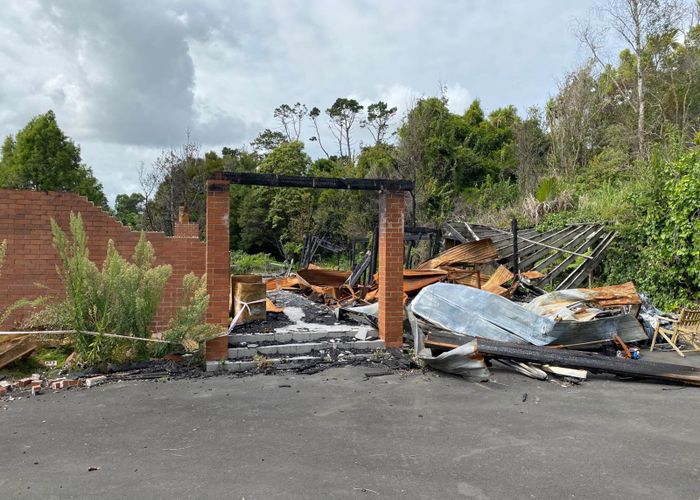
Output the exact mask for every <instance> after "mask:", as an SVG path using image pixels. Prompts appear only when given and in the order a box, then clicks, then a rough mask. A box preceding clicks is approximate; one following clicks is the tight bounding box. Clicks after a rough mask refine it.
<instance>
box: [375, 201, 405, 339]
mask: <svg viewBox="0 0 700 500" xmlns="http://www.w3.org/2000/svg"><path fill="white" fill-rule="evenodd" d="M403 210H404V193H403V192H397V191H390V192H388V193H382V194H380V197H379V337H380V338H381V339H382V340H383V341H384V343H385V345H386V347H401V346H402V345H403Z"/></svg>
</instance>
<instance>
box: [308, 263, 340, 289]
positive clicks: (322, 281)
mask: <svg viewBox="0 0 700 500" xmlns="http://www.w3.org/2000/svg"><path fill="white" fill-rule="evenodd" d="M297 276H298V277H299V283H300V284H301V285H306V286H318V287H335V288H340V287H341V286H343V283H345V281H346V280H347V279H348V278H349V277H350V273H349V272H347V271H334V270H332V269H320V268H317V267H314V268H310V267H309V268H307V269H300V270H299V271H298V272H297Z"/></svg>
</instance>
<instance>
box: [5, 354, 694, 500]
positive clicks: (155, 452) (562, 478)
mask: <svg viewBox="0 0 700 500" xmlns="http://www.w3.org/2000/svg"><path fill="white" fill-rule="evenodd" d="M367 371H368V369H367V368H365V367H347V368H342V369H333V370H329V371H326V372H322V373H319V374H316V375H311V376H299V375H283V376H263V375H258V376H254V377H245V378H231V377H226V376H219V377H212V378H206V379H193V380H180V381H171V382H167V383H163V382H156V381H144V382H136V381H131V382H123V383H110V384H105V385H101V386H99V387H96V388H94V389H85V390H74V391H68V392H64V393H59V394H51V393H49V394H46V395H43V396H38V397H34V398H29V399H22V400H19V401H12V402H0V415H1V416H0V421H2V453H0V488H1V489H0V491H2V495H1V496H2V497H3V498H40V499H45V498H101V499H112V498H115V499H122V498H149V499H171V498H235V499H240V498H246V499H256V498H265V499H276V498H280V499H282V498H284V499H287V498H321V499H325V498H340V499H346V498H348V499H356V498H375V497H376V498H425V499H432V498H468V499H500V498H546V499H549V498H557V499H559V498H621V499H626V498H630V499H632V498H634V499H658V498H663V499H697V496H698V488H697V485H698V481H699V480H700V466H699V465H698V463H699V462H698V450H699V449H700V434H698V433H697V432H695V427H694V426H693V425H692V422H695V421H696V420H697V415H698V414H700V392H699V391H700V389H698V388H693V387H680V386H667V385H659V384H651V383H640V382H622V381H619V380H615V379H612V378H610V377H601V376H592V380H591V381H589V382H585V383H584V384H582V385H581V386H574V387H568V388H563V387H561V386H559V385H556V384H554V383H550V382H539V381H535V380H531V379H526V378H525V377H523V376H521V375H518V374H512V373H509V372H506V371H502V370H494V381H493V382H489V383H487V384H474V383H469V382H465V381H463V380H461V379H458V378H455V377H451V376H443V375H440V374H436V373H430V374H428V375H422V374H420V373H419V374H414V375H406V374H402V375H388V376H382V377H372V378H369V379H366V378H365V377H364V373H365V372H367ZM524 394H527V397H524ZM523 400H525V401H523ZM669 430H672V431H669ZM89 467H99V470H95V471H93V472H88V468H89Z"/></svg>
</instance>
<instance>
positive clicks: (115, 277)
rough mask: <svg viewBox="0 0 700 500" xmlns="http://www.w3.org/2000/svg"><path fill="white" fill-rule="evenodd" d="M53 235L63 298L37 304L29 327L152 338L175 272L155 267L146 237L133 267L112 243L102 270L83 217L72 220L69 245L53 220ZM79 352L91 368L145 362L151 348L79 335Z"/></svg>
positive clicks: (100, 336)
mask: <svg viewBox="0 0 700 500" xmlns="http://www.w3.org/2000/svg"><path fill="white" fill-rule="evenodd" d="M51 231H52V234H53V245H54V247H55V249H56V251H57V252H58V255H59V258H60V261H61V264H60V266H57V271H58V274H59V276H60V277H61V280H62V282H63V287H64V296H63V297H62V298H60V299H58V300H53V301H51V302H49V303H48V304H46V305H44V304H42V303H39V305H40V306H41V307H39V308H38V310H37V311H36V312H35V313H33V314H32V316H31V317H30V318H29V320H28V323H29V325H30V326H33V327H39V326H43V327H49V328H52V327H53V328H60V329H71V330H78V332H98V333H114V334H119V335H128V336H134V337H140V338H148V337H149V336H150V330H149V327H150V324H151V322H152V321H153V318H154V316H155V313H156V309H157V308H158V305H159V304H160V301H161V299H162V297H163V291H164V289H165V283H166V282H167V281H168V279H169V278H170V275H171V274H172V269H171V267H170V266H169V265H162V266H156V267H153V263H154V261H155V253H154V250H153V246H152V245H151V243H150V242H149V241H147V240H146V237H145V235H144V234H143V233H141V237H140V239H139V241H138V243H137V244H136V247H135V249H134V254H133V257H132V262H129V261H127V260H126V259H124V258H123V257H122V256H121V255H119V253H118V252H117V250H116V248H115V247H114V242H112V241H111V240H110V241H109V243H108V246H107V256H106V258H105V260H104V263H103V264H102V269H101V270H100V269H98V267H97V266H96V265H95V263H94V262H92V261H91V260H90V258H89V250H88V248H87V235H86V234H85V229H84V227H83V222H82V218H81V217H80V214H78V215H74V214H71V216H70V233H71V239H70V240H69V238H68V237H67V236H66V233H64V232H63V230H62V229H61V228H60V227H59V225H58V224H57V223H56V221H54V220H51ZM76 352H77V353H78V356H79V357H80V358H81V360H82V361H84V362H86V363H87V364H97V363H101V362H106V361H121V360H124V359H126V358H130V357H133V356H138V357H144V356H146V355H147V354H148V346H147V345H146V343H145V342H137V343H134V342H133V341H128V340H119V339H115V338H111V337H107V336H102V335H98V336H94V335H87V334H85V333H78V335H77V342H76Z"/></svg>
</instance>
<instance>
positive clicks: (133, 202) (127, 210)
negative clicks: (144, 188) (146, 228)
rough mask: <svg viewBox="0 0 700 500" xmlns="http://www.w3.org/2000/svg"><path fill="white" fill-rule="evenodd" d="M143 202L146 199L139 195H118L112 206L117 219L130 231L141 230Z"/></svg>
mask: <svg viewBox="0 0 700 500" xmlns="http://www.w3.org/2000/svg"><path fill="white" fill-rule="evenodd" d="M144 201H146V198H145V197H144V196H143V195H142V194H141V193H131V194H118V195H117V199H116V201H115V204H114V210H115V215H116V217H117V219H119V221H120V222H121V223H122V224H124V225H126V226H129V227H131V228H132V229H139V228H141V227H142V225H143V208H144V206H143V205H144Z"/></svg>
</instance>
